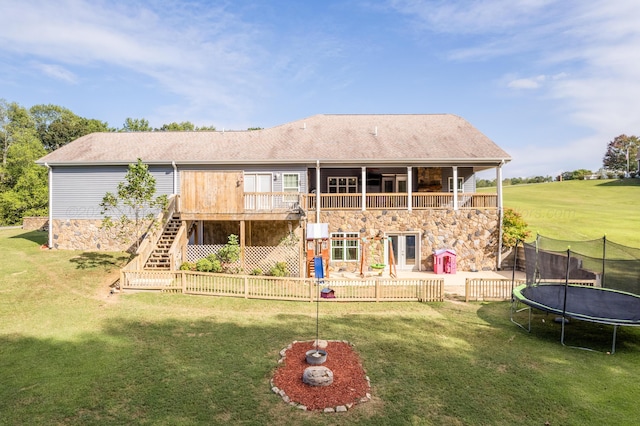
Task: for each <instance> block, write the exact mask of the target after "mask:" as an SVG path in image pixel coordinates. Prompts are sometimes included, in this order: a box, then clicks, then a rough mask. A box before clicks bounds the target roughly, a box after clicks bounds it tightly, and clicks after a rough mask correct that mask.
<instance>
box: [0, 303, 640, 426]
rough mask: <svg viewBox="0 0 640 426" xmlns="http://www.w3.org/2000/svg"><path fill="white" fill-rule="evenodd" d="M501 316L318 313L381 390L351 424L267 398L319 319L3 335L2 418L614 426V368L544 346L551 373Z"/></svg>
mask: <svg viewBox="0 0 640 426" xmlns="http://www.w3.org/2000/svg"><path fill="white" fill-rule="evenodd" d="M163 297H165V296H159V298H163ZM167 297H173V296H167ZM175 302H176V303H180V302H179V301H177V300H176V301H175ZM211 306H212V307H215V306H223V307H224V306H227V304H226V303H221V304H218V303H216V302H215V301H213V302H212V303H211ZM259 306H261V304H259V303H255V304H254V303H252V302H251V301H247V302H246V303H241V304H240V307H241V308H247V309H250V308H253V307H259ZM505 307H508V305H507V304H493V305H489V304H488V305H486V306H482V307H481V308H480V309H479V311H480V317H481V318H483V320H478V318H477V317H475V315H473V314H471V313H469V312H468V311H460V310H459V308H457V307H455V306H452V305H445V306H443V307H440V308H439V309H438V310H437V312H436V314H435V315H433V313H432V312H431V310H430V308H429V307H426V308H425V309H424V315H423V314H422V313H420V312H418V313H417V314H416V313H414V314H411V315H404V314H401V313H396V314H394V315H388V314H386V313H385V312H383V311H376V312H373V313H371V314H362V313H359V314H356V315H352V314H349V313H347V314H343V315H334V316H332V315H327V314H325V315H323V316H322V317H321V319H320V334H321V338H323V339H340V340H349V341H350V342H352V343H353V344H354V345H355V349H356V351H357V352H358V353H359V354H360V356H361V358H362V360H363V365H364V367H365V370H366V371H367V374H368V376H369V377H370V378H371V382H372V386H373V389H372V394H373V397H374V401H372V402H370V403H366V404H361V405H358V406H356V407H354V408H353V409H352V410H349V411H348V412H347V413H340V414H329V415H327V414H323V413H309V412H303V411H301V410H298V409H296V408H293V407H290V406H289V405H288V404H286V403H284V402H283V401H282V399H281V398H280V397H279V396H276V395H275V394H273V393H272V391H271V388H270V384H269V379H270V378H271V376H272V374H273V371H274V370H275V369H276V368H277V365H278V364H277V360H278V358H279V354H278V353H279V351H280V350H281V349H282V348H283V347H285V346H286V345H287V344H289V343H291V342H292V341H294V340H310V339H312V338H313V337H315V318H314V317H313V316H309V315H302V314H300V315H299V314H292V315H286V314H276V315H275V316H268V315H265V316H261V314H260V313H259V312H256V313H255V316H253V317H252V318H254V319H253V320H248V319H247V318H245V320H243V321H240V322H239V321H235V320H234V319H233V318H235V317H231V319H229V318H228V316H225V317H224V318H225V319H224V320H222V319H221V320H217V319H196V320H194V319H167V320H154V319H152V317H151V316H147V317H145V314H144V312H143V311H141V312H138V313H136V316H140V319H135V320H132V319H118V318H113V319H112V320H111V321H110V322H109V324H108V326H106V328H105V329H104V330H103V331H101V332H97V333H94V334H91V335H89V336H85V337H79V338H76V339H73V340H72V341H65V340H62V339H36V338H33V337H27V336H22V335H15V334H14V335H9V336H0V347H2V348H3V350H2V351H0V365H3V366H5V367H6V368H5V369H3V371H4V373H2V383H3V386H2V387H1V388H0V409H1V410H2V412H3V413H5V414H4V416H5V418H4V421H6V422H7V423H8V424H28V423H29V424H50V423H53V424H55V423H62V424H255V425H259V424H290V425H291V424H294V425H295V424H306V425H320V424H334V425H347V424H367V425H377V424H379V425H384V424H390V423H389V419H393V421H392V423H394V424H496V425H498V424H505V425H506V424H522V423H530V424H544V422H545V421H550V423H551V424H576V425H577V424H587V423H589V420H591V424H606V423H607V419H608V417H606V416H607V415H608V413H606V411H603V410H600V409H598V408H593V407H597V406H598V404H595V403H594V402H595V401H592V400H590V399H589V397H588V396H589V395H591V394H593V395H597V394H600V393H601V382H597V381H596V382H597V387H593V386H592V385H591V382H586V383H585V382H584V379H583V378H584V377H585V376H587V375H596V376H597V379H601V381H602V380H604V379H602V377H601V376H604V375H605V374H610V370H611V362H609V361H612V359H605V361H602V358H600V359H601V361H598V360H597V358H595V357H592V358H594V359H593V362H581V361H583V360H581V359H580V358H579V356H576V357H575V358H572V356H573V355H574V354H575V353H576V352H577V351H576V352H567V351H562V350H560V349H556V346H550V345H549V353H550V357H556V358H564V361H565V363H572V364H574V365H573V366H572V368H571V369H570V370H568V371H567V370H566V369H565V366H564V364H562V365H560V364H559V363H558V365H557V364H554V363H548V362H545V361H546V359H544V356H545V355H546V352H545V350H546V349H547V348H542V349H540V348H539V346H540V344H539V343H538V342H535V341H533V342H532V341H531V340H529V341H526V340H525V339H522V340H521V341H518V342H517V344H516V343H513V344H510V343H509V342H508V341H507V338H508V336H509V335H510V334H513V333H516V332H519V331H513V333H512V332H511V328H510V327H509V325H512V324H510V323H509V321H508V311H505V310H504V308H505ZM300 310H301V312H302V311H309V309H308V305H303V304H300ZM212 311H214V312H215V309H212ZM154 312H155V311H154ZM212 315H215V313H214V314H212ZM429 315H430V316H429ZM459 316H464V319H465V320H467V322H461V323H457V320H455V319H454V318H457V317H459ZM238 318H244V317H243V316H239V317H238ZM505 318H506V321H505ZM474 319H475V323H474V322H473V321H474ZM513 327H514V328H515V326H513ZM505 330H506V331H505ZM43 354H46V357H43ZM541 354H544V355H541ZM329 356H331V354H330V353H329ZM619 359H620V360H621V361H623V360H624V357H621V358H619ZM637 359H638V358H637V357H635V358H629V359H627V360H626V364H622V365H620V366H619V369H620V370H621V371H623V372H624V374H620V375H616V376H611V377H609V378H608V379H607V385H608V386H610V387H611V388H616V386H618V387H620V388H622V387H624V385H626V383H627V382H625V381H624V380H632V382H631V385H630V386H627V387H626V388H625V394H628V395H629V398H630V399H629V400H633V398H634V396H633V395H634V394H636V393H637V392H638V391H639V390H640V389H639V387H640V385H638V384H636V381H635V379H634V375H633V374H628V373H627V369H628V368H633V367H632V366H633V365H635V364H634V363H637ZM531 360H533V361H531ZM576 360H577V361H576ZM587 373H588V374H587ZM335 374H336V377H338V375H339V371H336V372H335ZM607 377H608V376H607ZM574 387H575V388H580V392H574V391H572V390H573V389H574ZM541 389H544V392H541V391H540V390H541ZM523 400H526V401H527V404H524V406H523V404H522V401H523ZM35 402H37V403H35ZM603 416H605V417H603ZM523 419H526V420H528V421H525V422H523ZM624 420H628V419H626V418H625V419H622V421H620V422H618V424H624V423H625V421H624ZM613 423H615V421H614V422H613ZM629 424H630V423H629Z"/></svg>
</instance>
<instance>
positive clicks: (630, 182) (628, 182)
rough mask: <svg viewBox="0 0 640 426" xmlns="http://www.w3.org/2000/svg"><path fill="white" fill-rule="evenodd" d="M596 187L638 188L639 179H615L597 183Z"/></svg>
mask: <svg viewBox="0 0 640 426" xmlns="http://www.w3.org/2000/svg"><path fill="white" fill-rule="evenodd" d="M597 186H640V179H636V178H628V179H616V180H610V181H607V182H602V183H599V184H598V185H597Z"/></svg>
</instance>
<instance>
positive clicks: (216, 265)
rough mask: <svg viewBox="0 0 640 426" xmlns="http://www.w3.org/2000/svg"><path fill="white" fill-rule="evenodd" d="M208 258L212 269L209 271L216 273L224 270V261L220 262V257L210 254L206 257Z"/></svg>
mask: <svg viewBox="0 0 640 426" xmlns="http://www.w3.org/2000/svg"><path fill="white" fill-rule="evenodd" d="M206 259H207V260H208V261H209V262H211V269H210V270H209V272H215V273H220V272H222V263H221V262H220V259H218V257H217V256H216V255H215V254H210V255H209V256H207V257H206Z"/></svg>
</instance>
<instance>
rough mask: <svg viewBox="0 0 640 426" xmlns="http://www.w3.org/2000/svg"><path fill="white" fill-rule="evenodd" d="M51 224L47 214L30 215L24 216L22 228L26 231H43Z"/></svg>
mask: <svg viewBox="0 0 640 426" xmlns="http://www.w3.org/2000/svg"><path fill="white" fill-rule="evenodd" d="M48 226H49V218H48V217H46V216H28V217H23V218H22V229H24V230H25V231H35V230H38V231H43V230H46V229H47V227H48Z"/></svg>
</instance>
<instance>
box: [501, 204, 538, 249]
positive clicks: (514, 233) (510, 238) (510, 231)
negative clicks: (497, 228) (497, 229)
mask: <svg viewBox="0 0 640 426" xmlns="http://www.w3.org/2000/svg"><path fill="white" fill-rule="evenodd" d="M527 226H528V225H527V222H525V221H524V219H523V218H522V215H521V214H520V213H518V212H517V211H515V210H514V209H504V213H503V216H502V243H503V244H504V246H505V247H514V246H515V245H516V243H517V242H518V240H520V241H524V240H525V239H527V238H528V237H529V235H530V234H531V232H530V231H528V230H527Z"/></svg>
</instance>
